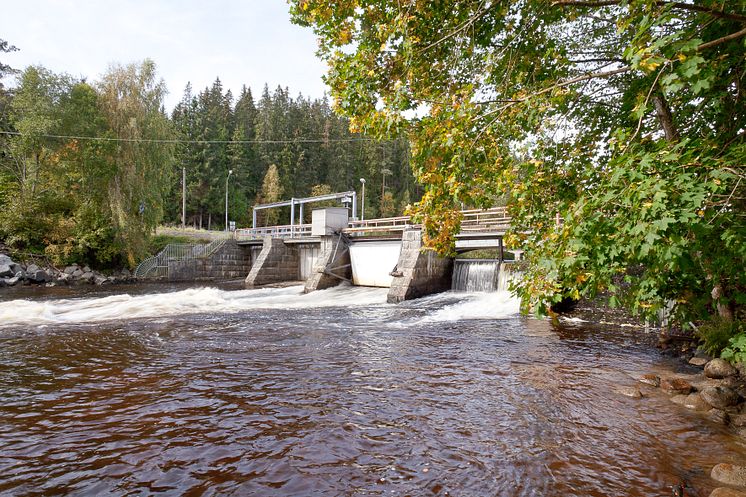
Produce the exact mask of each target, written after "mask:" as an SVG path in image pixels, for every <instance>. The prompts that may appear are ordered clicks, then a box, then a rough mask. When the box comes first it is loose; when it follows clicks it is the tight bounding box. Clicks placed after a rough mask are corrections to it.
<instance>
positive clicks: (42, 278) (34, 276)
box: [26, 269, 51, 283]
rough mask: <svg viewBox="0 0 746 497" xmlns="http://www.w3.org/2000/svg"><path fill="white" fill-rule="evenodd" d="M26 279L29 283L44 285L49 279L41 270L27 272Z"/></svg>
mask: <svg viewBox="0 0 746 497" xmlns="http://www.w3.org/2000/svg"><path fill="white" fill-rule="evenodd" d="M26 278H28V279H29V281H33V282H34V283H46V282H47V281H49V280H50V279H51V278H50V276H49V274H48V273H47V272H46V271H44V270H43V269H36V270H34V271H28V270H27V271H26Z"/></svg>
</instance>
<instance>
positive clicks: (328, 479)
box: [0, 286, 746, 497]
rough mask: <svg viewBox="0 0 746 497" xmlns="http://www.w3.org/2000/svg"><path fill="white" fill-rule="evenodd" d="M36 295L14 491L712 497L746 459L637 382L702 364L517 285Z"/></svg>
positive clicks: (7, 416) (9, 313)
mask: <svg viewBox="0 0 746 497" xmlns="http://www.w3.org/2000/svg"><path fill="white" fill-rule="evenodd" d="M23 291H24V292H27V293H25V294H23V293H15V294H13V293H6V294H4V295H2V296H1V297H0V298H2V299H4V301H0V351H1V352H0V494H3V495H80V496H83V495H91V496H99V495H122V496H123V495H155V494H157V495H188V496H199V495H236V496H243V495H257V496H312V495H313V496H316V495H318V496H337V495H339V496H384V495H387V496H391V495H396V496H404V495H411V496H419V495H440V496H447V495H450V496H584V497H587V496H646V497H647V496H658V495H660V496H670V495H672V487H673V486H674V485H678V484H679V483H680V482H681V481H687V482H688V483H689V485H690V486H691V487H693V488H694V489H696V490H694V491H692V493H688V494H687V495H702V496H707V495H709V491H710V490H712V488H713V487H714V485H713V482H712V481H710V479H709V476H708V475H709V471H710V468H711V467H712V466H713V465H714V464H716V463H719V462H737V461H739V460H743V459H744V458H745V457H746V449H744V447H743V446H740V445H738V444H736V442H735V440H734V439H733V438H732V437H731V436H730V435H728V433H727V432H726V430H725V429H724V428H722V427H720V426H718V425H715V424H712V423H710V422H709V421H706V420H704V419H703V418H702V417H701V416H700V415H697V414H694V413H691V412H689V411H687V410H686V409H685V408H683V407H679V406H676V405H674V404H672V403H671V402H670V401H669V400H668V399H667V398H666V397H665V395H663V394H662V393H660V392H658V391H647V390H646V391H644V392H645V393H646V397H645V398H643V399H633V398H628V397H625V396H623V395H620V394H619V393H617V392H616V391H615V390H617V389H618V388H619V387H623V386H631V385H635V384H636V381H635V376H637V375H639V374H643V373H649V372H659V371H666V370H670V369H675V368H681V367H684V366H682V365H680V364H679V363H678V362H675V361H673V360H671V359H666V358H663V357H661V356H660V354H658V353H657V352H656V351H655V350H654V349H651V348H650V346H649V345H648V343H649V341H650V337H648V336H645V332H644V331H641V330H639V329H628V328H620V327H613V326H602V325H595V324H591V323H583V322H573V321H564V322H560V323H551V322H549V321H545V320H537V319H532V318H526V317H522V316H519V315H518V313H517V303H516V302H515V300H514V299H512V298H511V297H510V296H509V295H508V294H507V293H505V292H495V293H453V292H448V293H445V294H441V295H436V296H431V297H426V298H422V299H418V300H415V301H410V302H406V303H404V304H399V305H391V304H386V303H385V300H386V289H375V288H362V287H338V288H335V289H331V290H324V291H320V292H315V293H313V294H309V295H302V294H301V291H302V288H301V287H299V286H293V287H287V288H270V289H260V290H238V289H231V288H185V287H179V286H167V287H161V286H142V287H140V286H132V287H118V288H115V289H109V290H107V293H93V294H91V293H89V294H80V293H79V292H80V290H69V289H65V290H58V289H49V290H46V291H45V290H28V289H25V290H23ZM123 291H127V292H128V294H122V293H120V292H123ZM60 292H63V293H60ZM21 297H23V298H21ZM694 492H697V493H694Z"/></svg>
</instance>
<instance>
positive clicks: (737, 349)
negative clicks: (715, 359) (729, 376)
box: [720, 332, 746, 362]
mask: <svg viewBox="0 0 746 497" xmlns="http://www.w3.org/2000/svg"><path fill="white" fill-rule="evenodd" d="M720 357H722V358H723V359H725V360H726V361H730V362H746V333H744V332H741V333H739V334H738V335H736V336H734V337H733V338H731V339H730V340H728V346H727V347H725V349H724V350H723V352H722V354H720Z"/></svg>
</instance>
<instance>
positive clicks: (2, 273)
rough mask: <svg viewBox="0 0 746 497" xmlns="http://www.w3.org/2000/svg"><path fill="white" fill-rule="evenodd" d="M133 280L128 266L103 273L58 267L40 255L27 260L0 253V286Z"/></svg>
mask: <svg viewBox="0 0 746 497" xmlns="http://www.w3.org/2000/svg"><path fill="white" fill-rule="evenodd" d="M133 281H135V278H134V276H133V275H132V273H131V272H130V270H129V269H126V268H125V269H122V270H119V271H113V272H111V273H109V274H104V273H102V272H99V271H95V270H93V269H91V268H90V267H89V266H80V265H78V264H73V265H70V266H66V267H64V268H62V269H60V268H57V267H55V266H53V265H51V264H49V263H48V262H47V261H45V260H44V259H43V258H40V257H32V258H30V259H29V260H27V261H23V262H21V261H15V260H13V258H11V257H10V256H9V255H8V254H4V253H0V288H3V287H13V286H23V285H43V286H46V287H53V286H60V285H99V286H101V285H110V284H113V283H131V282H133Z"/></svg>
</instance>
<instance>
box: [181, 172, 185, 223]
mask: <svg viewBox="0 0 746 497" xmlns="http://www.w3.org/2000/svg"><path fill="white" fill-rule="evenodd" d="M181 229H186V167H182V168H181Z"/></svg>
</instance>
